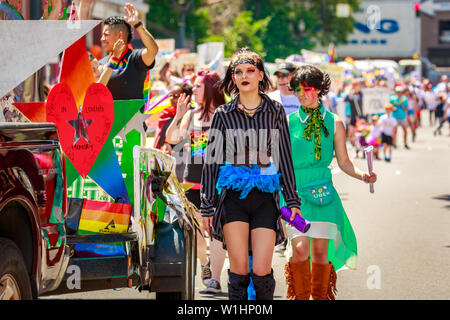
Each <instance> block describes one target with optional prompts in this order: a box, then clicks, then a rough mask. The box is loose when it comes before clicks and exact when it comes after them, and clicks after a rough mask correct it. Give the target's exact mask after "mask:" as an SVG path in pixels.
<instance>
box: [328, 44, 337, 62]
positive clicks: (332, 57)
mask: <svg viewBox="0 0 450 320" xmlns="http://www.w3.org/2000/svg"><path fill="white" fill-rule="evenodd" d="M328 62H329V63H337V62H338V56H337V52H336V49H335V48H334V45H333V44H330V45H329V47H328Z"/></svg>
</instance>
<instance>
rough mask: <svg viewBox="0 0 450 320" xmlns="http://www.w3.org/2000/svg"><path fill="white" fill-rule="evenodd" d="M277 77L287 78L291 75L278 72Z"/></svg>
mask: <svg viewBox="0 0 450 320" xmlns="http://www.w3.org/2000/svg"><path fill="white" fill-rule="evenodd" d="M276 77H277V78H278V79H280V78H281V79H285V78H287V77H289V73H277V74H276Z"/></svg>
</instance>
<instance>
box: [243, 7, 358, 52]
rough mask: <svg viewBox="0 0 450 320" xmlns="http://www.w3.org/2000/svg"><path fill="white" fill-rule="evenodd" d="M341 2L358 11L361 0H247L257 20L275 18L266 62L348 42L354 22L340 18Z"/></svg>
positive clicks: (268, 34)
mask: <svg viewBox="0 0 450 320" xmlns="http://www.w3.org/2000/svg"><path fill="white" fill-rule="evenodd" d="M338 3H348V4H349V5H350V7H351V10H352V11H356V10H357V9H358V7H359V4H360V0H309V1H298V0H264V1H262V0H257V1H253V0H252V1H250V0H244V7H245V8H246V9H247V10H252V11H253V12H254V13H255V17H254V18H255V19H259V18H261V17H269V16H270V17H271V18H272V19H271V20H270V23H269V25H268V28H267V32H266V33H265V34H264V36H263V38H262V41H263V44H264V47H265V48H266V50H267V56H266V60H267V61H274V60H275V58H285V57H287V56H289V55H291V54H300V50H301V49H313V48H314V47H316V46H317V45H321V46H325V47H326V46H328V44H330V43H331V42H333V43H335V44H340V43H344V42H345V41H346V39H347V36H348V35H349V34H350V33H351V32H352V31H353V23H354V21H353V19H352V18H351V17H349V18H338V17H336V5H337V4H338Z"/></svg>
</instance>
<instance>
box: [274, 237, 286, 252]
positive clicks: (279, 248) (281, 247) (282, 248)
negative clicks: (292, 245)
mask: <svg viewBox="0 0 450 320" xmlns="http://www.w3.org/2000/svg"><path fill="white" fill-rule="evenodd" d="M287 242H288V241H287V239H286V240H284V241H283V242H282V243H280V244H279V245H277V246H276V247H275V252H280V253H283V252H284V251H286V246H287Z"/></svg>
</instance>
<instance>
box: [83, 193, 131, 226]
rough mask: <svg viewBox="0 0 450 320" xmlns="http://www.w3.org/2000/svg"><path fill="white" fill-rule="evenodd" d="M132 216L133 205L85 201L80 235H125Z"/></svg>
mask: <svg viewBox="0 0 450 320" xmlns="http://www.w3.org/2000/svg"><path fill="white" fill-rule="evenodd" d="M130 214H131V204H124V203H114V202H106V201H105V202H103V201H93V200H85V201H84V203H83V209H82V211H81V217H80V224H79V226H78V231H79V234H92V233H125V232H127V231H128V223H129V222H130ZM81 232H82V233H81Z"/></svg>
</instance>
